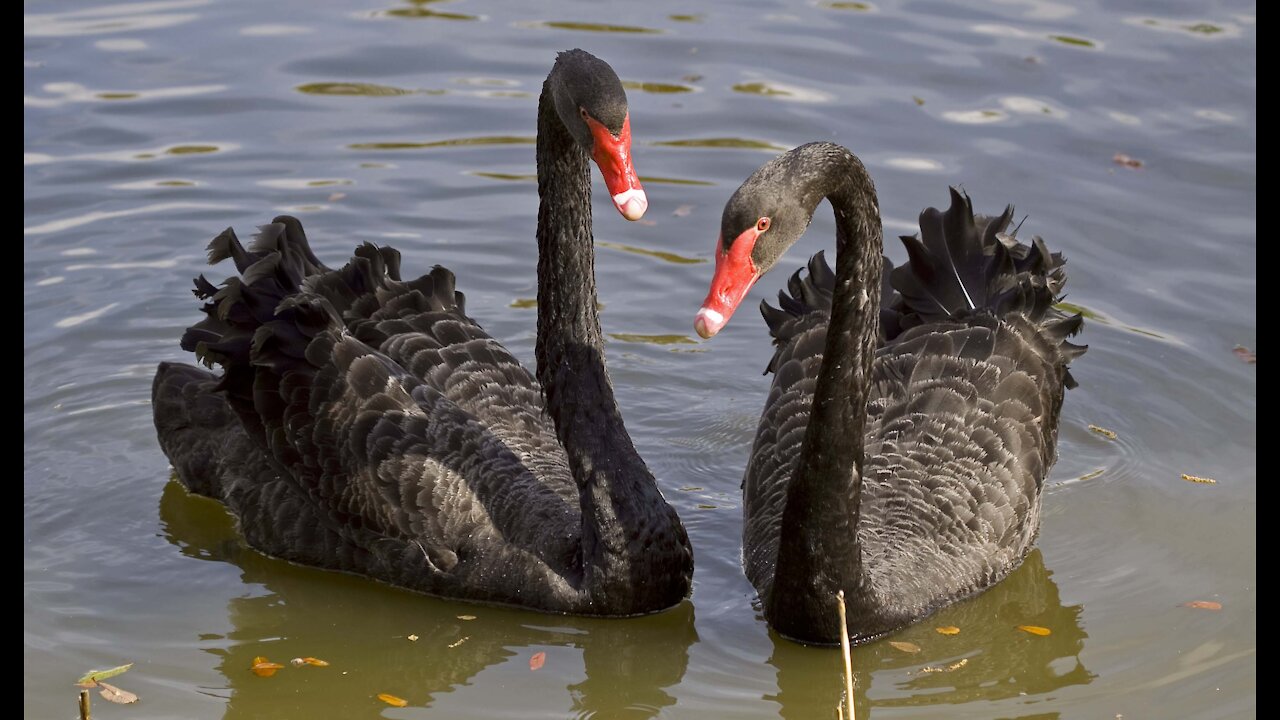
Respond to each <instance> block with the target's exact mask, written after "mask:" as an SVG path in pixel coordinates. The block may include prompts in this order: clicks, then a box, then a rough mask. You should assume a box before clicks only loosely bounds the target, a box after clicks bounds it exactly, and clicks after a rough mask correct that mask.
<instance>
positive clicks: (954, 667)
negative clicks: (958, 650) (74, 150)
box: [920, 658, 969, 673]
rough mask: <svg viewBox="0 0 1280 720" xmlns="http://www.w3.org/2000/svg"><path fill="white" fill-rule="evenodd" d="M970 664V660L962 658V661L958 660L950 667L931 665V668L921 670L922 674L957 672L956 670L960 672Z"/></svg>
mask: <svg viewBox="0 0 1280 720" xmlns="http://www.w3.org/2000/svg"><path fill="white" fill-rule="evenodd" d="M968 664H969V658H961V659H960V660H957V661H956V662H953V663H951V664H950V665H947V666H946V667H935V666H932V665H930V666H929V667H922V668H920V672H922V673H940V672H955V671H956V670H959V669H960V668H962V667H964V666H965V665H968Z"/></svg>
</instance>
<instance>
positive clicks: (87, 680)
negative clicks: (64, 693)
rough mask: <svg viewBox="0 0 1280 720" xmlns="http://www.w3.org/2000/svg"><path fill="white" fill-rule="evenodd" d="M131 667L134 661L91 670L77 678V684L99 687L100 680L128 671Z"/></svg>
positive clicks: (86, 686)
mask: <svg viewBox="0 0 1280 720" xmlns="http://www.w3.org/2000/svg"><path fill="white" fill-rule="evenodd" d="M131 667H133V663H129V664H127V665H117V666H115V667H113V668H111V669H110V670H90V671H89V672H87V673H85V674H84V676H82V677H81V678H80V679H79V680H77V681H76V684H77V685H79V686H80V687H85V688H91V687H97V686H98V683H99V682H100V681H102V680H106V679H107V678H111V677H115V676H117V675H120V674H121V673H126V672H128V671H129V668H131Z"/></svg>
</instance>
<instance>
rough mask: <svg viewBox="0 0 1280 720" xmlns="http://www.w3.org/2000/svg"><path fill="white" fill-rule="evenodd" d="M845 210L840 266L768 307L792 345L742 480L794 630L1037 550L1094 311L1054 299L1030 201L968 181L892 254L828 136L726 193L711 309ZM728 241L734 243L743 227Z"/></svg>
mask: <svg viewBox="0 0 1280 720" xmlns="http://www.w3.org/2000/svg"><path fill="white" fill-rule="evenodd" d="M824 197H826V198H829V199H830V201H831V203H832V206H833V208H834V209H835V213H836V226H837V257H836V268H835V270H834V272H833V270H832V269H831V268H830V267H829V266H828V265H827V263H826V261H825V259H824V258H823V256H822V254H819V255H817V256H815V257H814V258H813V259H812V260H811V261H810V262H809V264H808V268H807V273H805V272H803V271H797V272H796V274H795V275H793V276H792V277H791V279H790V281H789V283H788V290H787V292H783V293H780V294H779V301H780V302H779V307H778V308H774V307H770V306H769V305H767V304H764V305H762V311H763V313H764V316H765V319H766V321H767V323H768V325H769V329H770V333H771V335H772V336H773V340H774V344H775V346H776V352H775V354H774V356H773V359H772V361H771V362H770V364H769V368H768V370H767V372H772V373H773V383H772V386H771V388H770V390H769V395H768V398H767V400H766V401H765V407H764V412H763V414H762V416H761V418H760V424H759V427H758V429H757V432H756V437H755V443H754V446H753V448H752V451H751V457H750V460H749V463H748V465H747V470H746V474H745V478H744V481H743V495H744V520H745V525H744V531H743V564H744V568H745V570H746V573H747V575H748V577H749V578H750V580H751V582H752V583H753V584H754V585H755V587H756V589H757V591H758V593H759V595H760V598H761V600H762V601H763V604H764V609H765V617H766V618H767V620H768V621H769V622H770V624H771V625H772V626H773V627H774V628H775V629H776V630H778V631H779V632H780V633H782V634H783V635H785V636H787V637H790V638H793V639H796V640H800V641H803V642H810V643H819V644H829V643H836V642H839V641H840V634H841V633H840V629H839V622H838V619H837V614H836V612H835V598H836V594H837V592H839V591H843V592H844V594H845V597H846V602H847V604H848V613H849V633H850V636H851V639H852V640H853V641H855V642H859V641H867V640H870V639H874V638H876V637H879V636H882V635H884V634H886V633H888V632H891V631H893V630H895V629H897V628H900V627H902V626H904V625H907V624H909V623H911V622H914V621H916V620H918V619H920V618H923V617H925V616H927V615H928V614H930V613H932V612H933V611H935V610H937V609H938V608H940V607H942V606H944V605H947V604H949V603H951V602H954V601H955V600H958V599H960V598H963V597H966V596H968V595H972V594H974V593H976V592H979V591H981V590H983V589H985V588H987V587H989V586H990V585H992V584H994V583H996V582H998V581H999V580H1001V579H1002V578H1004V577H1005V576H1006V575H1008V574H1009V573H1010V572H1011V571H1012V570H1013V569H1015V568H1016V567H1017V566H1018V565H1019V564H1020V563H1021V561H1022V559H1023V558H1024V557H1025V556H1026V554H1027V553H1028V552H1029V551H1030V550H1031V548H1032V543H1033V542H1034V540H1035V537H1036V534H1037V531H1038V529H1039V522H1040V505H1041V492H1042V490H1043V486H1044V480H1045V476H1046V475H1047V474H1048V471H1049V469H1050V467H1051V466H1052V464H1053V462H1054V459H1055V443H1056V438H1057V426H1058V416H1059V413H1060V410H1061V407H1062V401H1063V395H1064V390H1065V388H1066V387H1068V386H1070V385H1073V384H1074V383H1073V381H1072V379H1071V376H1070V374H1069V373H1068V371H1067V363H1068V361H1069V360H1070V359H1072V358H1074V357H1076V356H1077V355H1079V354H1081V353H1083V352H1084V348H1083V347H1078V346H1075V345H1072V344H1070V343H1068V342H1067V341H1066V338H1067V336H1069V335H1073V334H1074V333H1075V332H1076V331H1078V330H1079V328H1080V325H1081V318H1080V316H1078V315H1076V316H1071V317H1068V316H1066V315H1064V314H1062V313H1060V312H1058V311H1057V310H1055V309H1054V308H1053V307H1052V305H1053V303H1054V302H1056V301H1057V298H1058V294H1059V292H1060V291H1061V289H1062V285H1063V283H1064V282H1065V280H1066V276H1065V273H1064V270H1063V267H1062V266H1063V259H1062V258H1061V256H1059V255H1056V254H1050V253H1049V252H1048V250H1047V249H1046V247H1045V245H1044V243H1043V242H1042V241H1041V240H1040V239H1039V238H1036V239H1034V240H1033V242H1032V243H1031V244H1030V245H1024V244H1022V243H1020V242H1018V241H1017V240H1016V239H1015V238H1014V237H1013V236H1012V234H1011V233H1009V232H1008V229H1009V221H1010V218H1011V217H1012V208H1009V209H1007V210H1006V211H1005V212H1004V213H1003V214H1002V215H1000V216H998V217H982V216H975V215H974V214H973V210H972V207H971V205H970V202H969V199H968V197H967V196H965V195H963V194H962V193H959V192H957V191H955V190H952V193H951V206H950V208H949V209H948V210H947V211H946V212H940V211H938V210H934V209H929V210H926V211H925V212H924V213H922V214H921V234H920V237H918V238H917V237H904V238H903V242H904V244H905V245H906V247H907V251H908V256H909V258H910V261H909V262H908V263H907V264H905V265H903V266H902V267H899V268H896V269H895V268H893V267H892V266H891V265H889V264H888V261H887V260H885V259H884V258H883V257H882V255H881V252H882V249H881V248H882V242H881V234H880V233H881V231H880V218H879V211H878V208H877V203H876V196H875V189H874V186H873V185H872V183H871V179H870V177H869V176H868V175H867V173H866V170H865V169H864V168H863V166H862V164H861V162H859V161H858V160H857V158H856V157H855V156H854V155H853V154H852V153H850V152H849V151H848V150H846V149H845V148H843V147H840V146H838V145H834V144H831V143H813V144H810V145H805V146H801V147H800V148H797V149H795V150H792V151H791V152H789V153H787V154H785V155H783V156H781V157H780V158H778V159H776V160H774V161H772V162H770V163H768V164H766V165H765V166H764V167H762V168H761V169H760V170H758V171H757V172H756V173H755V174H754V175H752V176H751V178H749V179H748V180H747V181H746V182H745V183H744V184H743V186H742V187H741V188H740V189H739V190H738V192H737V193H735V195H734V197H733V199H731V200H730V201H729V203H728V205H727V206H726V208H725V213H724V218H723V222H722V230H721V240H720V243H719V246H718V248H717V268H716V274H715V278H714V280H713V282H712V290H711V293H710V294H709V295H708V297H707V300H706V302H705V303H704V305H703V309H702V310H701V311H700V312H699V315H698V318H697V322H696V323H695V324H696V327H697V329H698V331H699V333H700V334H702V335H704V337H705V336H709V335H712V334H714V333H715V332H716V331H718V330H719V329H720V328H721V327H723V325H724V323H725V322H727V320H728V317H729V316H730V315H731V314H732V312H733V309H734V308H735V307H736V305H737V303H738V302H740V300H741V298H742V297H743V296H745V294H746V291H747V289H749V288H750V286H751V284H752V283H754V282H755V280H756V279H758V278H759V277H760V275H762V274H763V273H764V272H766V271H767V270H768V269H769V268H770V267H771V266H772V264H773V263H774V262H776V260H777V258H778V257H779V256H781V254H782V252H783V251H784V250H785V249H786V247H788V246H789V245H791V244H792V243H794V242H795V241H796V240H797V239H798V238H799V237H800V235H801V234H802V233H803V232H804V229H805V228H806V227H807V225H808V223H809V220H810V218H811V217H812V214H813V211H814V209H815V207H816V205H817V204H818V202H820V201H821V200H822V199H823V198H824ZM726 240H727V242H726Z"/></svg>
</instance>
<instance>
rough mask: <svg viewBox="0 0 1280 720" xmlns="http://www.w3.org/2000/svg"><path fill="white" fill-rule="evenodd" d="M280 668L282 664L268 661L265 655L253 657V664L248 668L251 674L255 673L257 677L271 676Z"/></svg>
mask: <svg viewBox="0 0 1280 720" xmlns="http://www.w3.org/2000/svg"><path fill="white" fill-rule="evenodd" d="M282 668H284V666H283V665H281V664H280V663H273V662H270V661H269V660H267V659H266V658H265V657H263V656H261V655H259V656H258V657H256V658H254V659H253V665H252V666H250V668H249V669H250V670H252V671H253V674H254V675H257V676H258V677H271V676H272V675H275V674H276V671H277V670H280V669H282Z"/></svg>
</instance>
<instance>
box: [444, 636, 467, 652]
mask: <svg viewBox="0 0 1280 720" xmlns="http://www.w3.org/2000/svg"><path fill="white" fill-rule="evenodd" d="M470 638H471V636H470V635H463V636H462V637H460V638H458V639H457V640H455V641H453V642H451V643H449V649H450V650H452V649H453V648H456V647H458V646H459V645H461V644H462V643H464V642H466V641H467V640H469V639H470Z"/></svg>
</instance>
